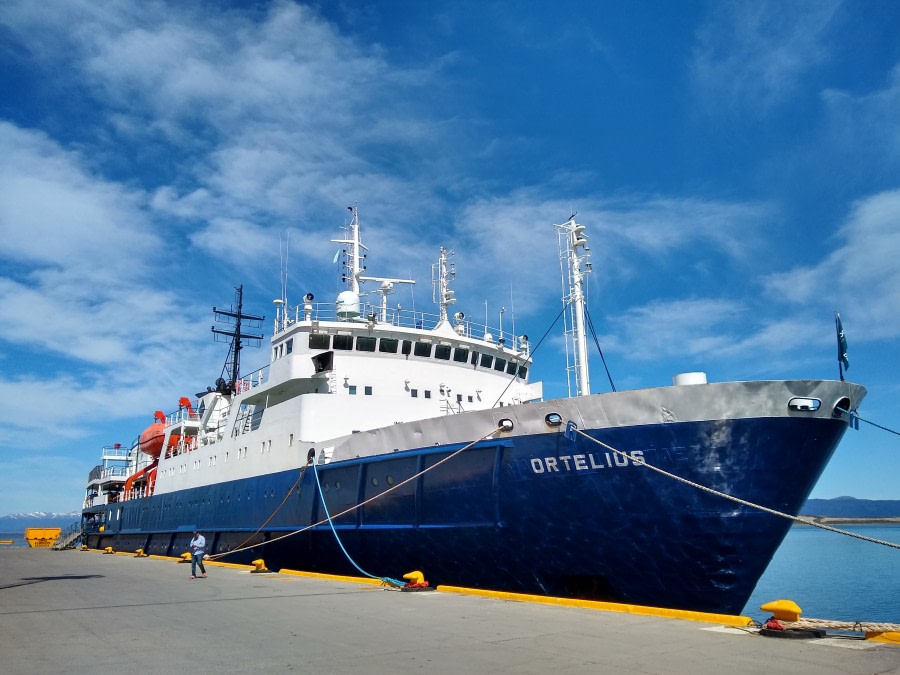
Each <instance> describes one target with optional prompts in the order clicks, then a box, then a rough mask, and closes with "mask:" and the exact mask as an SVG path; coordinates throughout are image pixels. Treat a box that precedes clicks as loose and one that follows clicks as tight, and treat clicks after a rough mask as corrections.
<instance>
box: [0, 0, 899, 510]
mask: <svg viewBox="0 0 900 675" xmlns="http://www.w3.org/2000/svg"><path fill="white" fill-rule="evenodd" d="M898 34H900V3H896V2H894V1H893V0H869V1H867V2H836V1H835V2H832V1H829V0H815V1H809V2H807V1H799V0H782V1H777V2H766V1H752V2H751V1H747V2H726V1H716V2H691V1H689V0H684V1H682V2H664V1H662V0H658V1H647V0H638V1H635V2H628V3H621V2H609V1H605V0H594V1H584V2H581V1H577V0H556V1H555V2H552V3H550V2H533V3H522V2H519V3H512V2H490V1H489V0H455V1H454V2H439V1H437V0H436V1H435V2H419V1H414V0H392V1H391V2H371V1H369V2H351V1H348V0H344V1H335V2H320V3H302V2H294V1H289V0H276V1H272V2H264V1H259V2H237V1H232V2H224V1H222V2H202V1H201V2H192V3H183V2H174V1H172V2H165V1H160V0H148V1H146V2H141V3H134V2H131V1H130V0H122V1H118V0H108V1H104V0H100V1H98V0H59V1H58V2H51V3H35V2H31V1H30V0H5V1H4V2H3V3H2V4H0V196H2V199H0V424H2V428H3V430H4V432H3V435H2V439H0V515H2V514H5V513H11V512H28V511H58V512H68V511H77V510H80V508H81V503H82V499H83V497H84V488H85V484H86V480H87V475H88V472H89V471H90V470H91V468H92V467H93V466H95V465H96V464H97V463H98V462H99V456H100V448H101V447H102V446H104V445H111V444H113V443H122V444H123V445H128V444H130V443H131V442H132V441H133V439H134V438H135V437H136V436H137V435H138V434H139V433H140V431H141V430H142V429H143V428H145V427H146V426H147V425H149V424H150V423H151V422H152V421H153V411H154V410H157V409H162V410H164V411H165V412H172V411H174V410H176V409H177V402H178V398H179V397H181V396H185V395H187V396H193V395H194V394H195V393H196V392H199V391H204V390H205V389H206V387H207V386H208V385H211V384H212V383H213V382H214V381H215V378H216V377H218V376H219V374H220V373H221V370H222V367H223V364H224V361H225V357H226V355H227V345H226V344H222V343H221V342H214V340H213V339H212V338H213V336H212V333H211V331H210V326H211V325H212V323H213V321H212V319H213V316H212V307H213V306H218V307H228V306H230V305H231V304H232V303H233V302H234V296H235V287H237V286H238V285H243V288H244V307H245V310H247V311H251V312H256V313H258V314H264V315H266V317H267V319H266V323H265V328H264V330H265V334H266V340H268V338H269V337H270V336H271V321H272V319H273V318H274V311H273V310H274V307H273V305H272V300H273V299H275V298H278V297H280V296H281V289H282V276H283V275H285V276H286V278H287V284H286V292H287V296H288V301H289V303H290V302H293V303H296V302H297V301H298V300H299V299H300V298H301V297H302V295H303V294H304V293H307V292H313V293H315V295H316V296H317V298H318V299H320V300H328V299H332V298H333V297H334V296H335V295H336V294H337V293H338V292H339V291H340V290H341V289H342V286H341V285H340V269H339V266H338V265H335V264H333V262H332V261H333V258H334V253H335V252H336V247H335V245H334V244H332V243H331V242H330V240H331V239H332V238H335V237H337V236H338V235H339V234H340V227H341V226H342V225H343V224H345V223H346V220H347V215H348V211H347V206H349V205H351V204H356V205H358V208H359V214H360V222H361V226H362V233H363V239H364V241H365V243H366V244H367V246H368V247H369V254H368V259H367V261H368V272H369V273H370V274H374V275H377V276H387V277H406V276H408V275H412V277H413V278H415V279H417V281H418V283H417V285H416V286H415V287H413V290H412V291H410V290H408V287H407V288H404V289H402V290H401V291H400V292H398V293H397V295H396V296H394V298H392V300H391V301H392V302H394V301H396V302H397V303H399V304H402V305H404V307H412V306H415V308H416V309H418V310H420V311H421V310H425V311H432V309H433V306H432V305H431V297H432V295H431V289H430V279H431V264H432V263H434V262H436V260H437V258H438V255H439V251H440V247H441V246H446V247H447V248H448V249H450V250H452V251H453V252H454V254H455V255H454V262H455V265H456V270H457V279H456V282H455V285H454V288H455V289H456V297H457V298H458V304H457V305H456V308H457V309H459V310H462V311H465V312H466V313H467V314H469V316H475V317H483V316H484V315H485V314H487V315H488V319H489V322H490V323H491V324H492V325H496V324H497V321H498V319H499V310H500V308H501V307H505V308H506V314H505V315H504V327H505V328H506V329H507V330H509V328H510V326H511V324H512V322H514V329H515V332H516V333H527V334H529V335H530V336H532V344H534V343H535V342H536V338H537V337H538V336H542V335H544V333H545V332H547V331H548V329H550V327H551V325H552V324H553V321H554V319H555V318H556V317H557V315H558V313H559V310H560V296H561V282H560V274H559V258H558V252H557V247H556V233H555V229H554V224H560V223H563V222H565V221H566V220H567V219H568V217H569V215H570V213H572V212H576V213H577V220H578V222H580V223H581V224H583V225H584V226H585V227H586V228H587V229H586V233H587V235H588V236H589V239H590V246H591V251H592V262H593V272H592V274H591V275H590V277H589V284H588V288H589V303H588V306H589V313H590V316H591V319H592V322H593V324H594V327H595V329H596V332H597V336H598V341H599V343H600V346H601V348H602V350H603V354H604V356H605V359H606V362H607V364H608V366H609V369H610V374H611V376H612V379H613V381H614V383H615V386H616V387H617V388H618V389H620V390H621V389H627V388H637V387H649V386H661V385H668V384H671V382H672V379H671V378H672V376H673V375H675V374H676V373H680V372H688V371H697V370H699V371H704V372H706V373H707V376H708V378H709V380H710V381H728V380H752V379H807V378H809V379H816V378H823V379H836V378H837V377H838V363H837V358H836V352H837V346H836V339H835V330H834V312H835V311H839V312H840V313H841V319H842V322H843V326H844V329H845V331H846V336H847V341H848V344H849V359H850V369H849V370H848V371H847V378H848V379H850V380H852V381H854V382H858V383H860V384H863V385H864V386H865V387H867V389H868V392H869V393H868V397H867V398H866V400H865V401H864V403H863V405H862V407H861V409H860V414H861V415H862V416H863V418H864V419H867V420H871V421H874V422H876V423H878V424H880V425H882V426H885V427H888V428H889V429H898V428H900V403H898V401H900V380H898V367H900V354H898V347H900V171H898V169H900V112H898V111H900V40H897V35H898ZM508 322H509V323H508ZM560 330H561V329H560V326H559V324H557V325H556V326H555V327H554V328H553V331H551V333H550V335H549V337H548V338H547V339H546V340H545V342H544V343H542V344H541V346H540V348H539V349H538V351H537V353H536V354H535V365H534V367H533V368H532V371H531V379H533V380H542V381H543V382H544V392H545V398H552V397H556V396H561V395H565V394H566V392H567V386H566V378H565V362H566V361H565V352H564V342H563V340H562V338H561V335H560ZM264 344H265V342H264ZM592 351H593V354H594V355H593V356H592V357H591V366H592V390H593V391H594V392H595V393H597V392H604V391H609V389H610V386H609V382H608V381H607V380H606V376H605V373H604V371H603V368H602V364H601V363H600V360H599V358H598V357H597V356H596V350H592ZM268 356H269V354H268V349H265V348H263V349H259V350H252V349H245V350H244V351H243V354H242V357H243V365H244V370H245V371H249V370H252V369H255V368H258V367H260V366H262V365H264V364H265V363H266V362H267V361H268ZM898 458H900V438H898V436H897V435H894V434H891V433H888V432H885V431H882V430H880V429H878V428H876V427H874V426H871V425H868V424H865V423H863V424H862V425H861V427H860V429H859V430H858V431H853V430H850V431H848V432H847V435H846V436H845V438H844V441H843V442H842V444H841V445H840V447H839V448H838V450H837V452H836V454H835V456H834V458H833V460H832V462H831V464H830V465H829V466H828V468H827V469H826V470H825V472H824V474H823V475H822V477H821V479H820V481H819V483H818V484H817V486H816V487H815V489H814V490H813V493H812V496H813V497H818V498H832V497H838V496H843V495H850V496H855V497H858V498H870V499H898V498H900V460H898Z"/></svg>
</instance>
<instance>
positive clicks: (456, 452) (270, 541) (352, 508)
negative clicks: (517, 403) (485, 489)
mask: <svg viewBox="0 0 900 675" xmlns="http://www.w3.org/2000/svg"><path fill="white" fill-rule="evenodd" d="M503 430H504V429H503V428H502V427H498V428H496V429H491V430H490V431H489V432H488V433H486V434H485V435H484V436H482V437H481V438H477V439H475V440H474V441H472V442H470V443H467V444H466V445H464V446H463V447H461V448H460V449H459V450H454V451H453V452H451V453H450V454H449V455H447V456H446V457H444V459H442V460H440V461H437V462H435V463H434V464H432V465H431V466H429V467H426V468H424V469H422V470H421V471H419V472H418V473H416V474H413V475H412V476H410V477H409V478H406V479H404V480H402V481H400V482H399V483H397V484H396V485H392V486H391V487H389V488H388V489H387V490H385V491H384V492H379V493H378V494H377V495H374V496H372V497H369V499H366V500H365V501H363V502H360V503H359V504H355V505H353V506H350V507H348V508H346V509H344V510H343V511H341V512H340V513H336V514H334V515H333V516H331V517H332V518H340V517H341V516H343V515H346V514H348V513H351V512H352V511H355V510H356V509H358V508H360V507H362V506H365V505H366V504H370V503H371V502H374V501H375V500H376V499H381V498H382V497H383V496H384V495H386V494H388V493H389V492H393V491H394V490H396V489H397V488H400V487H402V486H404V485H406V484H407V483H409V482H410V481H412V480H415V479H416V478H418V477H419V476H423V475H425V474H426V473H428V472H429V471H431V470H433V469H436V468H437V467H439V466H440V465H441V464H443V463H444V462H448V461H450V460H451V459H453V458H454V457H456V456H457V455H459V454H461V453H463V452H465V451H466V450H468V449H469V448H471V447H472V446H473V445H475V444H477V443H480V442H481V441H483V440H486V439H487V438H488V437H490V436H493V435H494V434H495V433H497V432H498V431H503ZM328 520H329V519H328V518H323V519H322V520H320V521H319V522H317V523H313V524H312V525H307V526H306V527H302V528H300V529H299V530H293V531H292V532H286V533H285V534H282V535H281V536H278V537H274V538H272V539H267V540H266V541H261V542H259V543H258V544H251V545H250V546H245V547H244V548H235V549H232V550H230V551H227V552H226V553H219V554H216V555H217V556H219V557H221V556H225V555H231V554H233V553H241V552H243V551H247V550H250V549H252V548H257V547H262V546H266V545H267V544H273V543H275V542H276V541H281V540H282V539H287V538H288V537H293V536H295V535H298V534H302V533H303V532H307V531H309V530H312V529H313V528H316V527H319V526H320V525H324V524H325V523H327V522H328ZM260 529H262V528H260ZM258 531H259V530H257V532H258Z"/></svg>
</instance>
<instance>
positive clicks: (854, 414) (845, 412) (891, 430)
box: [835, 408, 900, 436]
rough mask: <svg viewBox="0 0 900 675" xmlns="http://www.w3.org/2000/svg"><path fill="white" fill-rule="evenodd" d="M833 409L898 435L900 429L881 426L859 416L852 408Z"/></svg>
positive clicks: (899, 434)
mask: <svg viewBox="0 0 900 675" xmlns="http://www.w3.org/2000/svg"><path fill="white" fill-rule="evenodd" d="M835 410H837V411H839V412H842V413H844V414H846V415H850V416H851V417H855V418H856V419H858V420H859V421H860V422H865V423H866V424H871V425H872V426H873V427H878V428H879V429H881V430H882V431H887V432H888V433H891V434H894V435H896V436H900V431H896V430H894V429H888V428H887V427H883V426H881V425H880V424H876V423H875V422H873V421H872V420H867V419H866V418H865V417H860V416H859V413H858V412H855V411H853V410H844V409H843V408H835Z"/></svg>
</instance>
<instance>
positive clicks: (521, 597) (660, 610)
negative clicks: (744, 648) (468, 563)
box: [437, 586, 753, 627]
mask: <svg viewBox="0 0 900 675" xmlns="http://www.w3.org/2000/svg"><path fill="white" fill-rule="evenodd" d="M437 590H438V591H440V592H443V593H461V594H463V595H480V596H483V597H486V598H496V599H497V600H511V601H513V602H537V603H540V604H543V605H559V606H561V607H579V608H581V609H593V610H601V611H605V612H620V613H623V614H639V615H641V616H659V617H663V618H667V619H684V620H686V621H701V622H703V623H714V624H721V625H725V626H738V627H743V626H750V625H753V619H751V618H750V617H748V616H737V615H734V614H714V613H711V612H693V611H689V610H684V609H668V608H666V607H648V606H645V605H629V604H624V603H618V602H600V601H597V600H576V599H574V598H554V597H547V596H544V595H529V594H526V593H507V592H505V591H485V590H481V589H479V588H463V587H460V586H438V587H437Z"/></svg>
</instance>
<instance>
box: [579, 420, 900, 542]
mask: <svg viewBox="0 0 900 675" xmlns="http://www.w3.org/2000/svg"><path fill="white" fill-rule="evenodd" d="M569 424H570V425H571V424H572V423H571V422H570V423H569ZM570 428H571V429H573V430H574V431H575V432H576V433H578V434H579V435H581V436H584V437H585V438H587V439H589V440H591V441H593V442H594V443H596V444H597V445H600V446H602V447H604V448H606V449H607V450H612V451H613V452H615V453H616V454H619V455H621V456H622V457H626V458H628V459H630V460H631V461H632V462H634V463H635V464H637V465H640V466H646V467H647V468H648V469H650V470H652V471H656V472H657V473H659V474H662V475H663V476H667V477H669V478H672V479H674V480H677V481H679V482H681V483H684V484H685V485H690V486H691V487H694V488H697V489H698V490H702V491H703V492H708V493H709V494H712V495H716V496H717V497H722V498H723V499H728V500H730V501H733V502H737V503H738V504H742V505H744V506H749V507H751V508H754V509H758V510H760V511H765V512H766V513H771V514H772V515H775V516H781V517H782V518H787V519H788V520H793V521H794V522H796V523H801V524H803V525H812V526H813V527H818V528H820V529H822V530H829V531H830V532H836V533H838V534H843V535H846V536H848V537H853V538H854V539H862V540H863V541H870V542H872V543H873V544H881V545H882V546H890V547H891V548H896V549H900V544H896V543H894V542H892V541H883V540H881V539H875V538H873V537H866V536H865V535H862V534H857V533H856V532H848V531H847V530H841V529H838V528H836V527H831V526H830V525H825V524H823V523H817V522H816V521H814V520H810V519H808V518H803V517H801V516H792V515H791V514H789V513H783V512H782V511H776V510H775V509H770V508H769V507H767V506H762V505H761V504H754V503H753V502H748V501H747V500H745V499H741V498H740V497H734V496H732V495H729V494H727V493H725V492H720V491H719V490H714V489H713V488H711V487H707V486H705V485H700V483H695V482H693V481H690V480H688V479H687V478H682V477H681V476H676V475H675V474H674V473H669V472H668V471H666V470H665V469H660V468H659V467H658V466H653V465H652V464H649V463H647V461H646V460H644V459H643V458H641V457H632V456H631V455H629V454H628V453H626V452H622V451H621V450H617V449H616V448H614V447H612V446H611V445H608V444H606V443H604V442H603V441H601V440H598V439H596V438H594V437H593V436H591V435H589V434H587V433H585V432H584V431H582V430H581V429H579V428H577V427H575V426H574V425H573V426H571V427H570Z"/></svg>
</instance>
